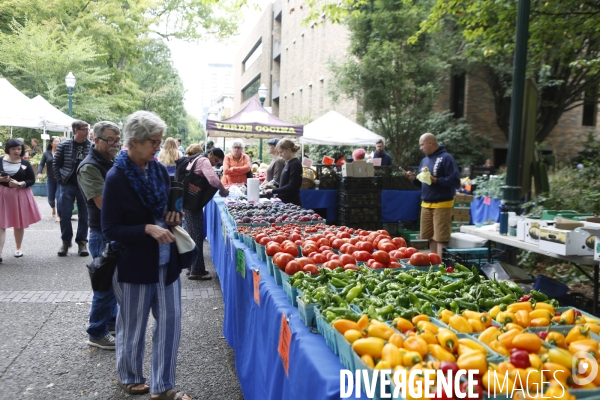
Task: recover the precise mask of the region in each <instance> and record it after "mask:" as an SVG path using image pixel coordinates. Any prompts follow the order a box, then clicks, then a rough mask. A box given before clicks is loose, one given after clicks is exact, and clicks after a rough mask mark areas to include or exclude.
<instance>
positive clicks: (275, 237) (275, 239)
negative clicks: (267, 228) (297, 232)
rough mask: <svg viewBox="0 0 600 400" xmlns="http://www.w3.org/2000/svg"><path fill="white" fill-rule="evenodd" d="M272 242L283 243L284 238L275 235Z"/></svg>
mask: <svg viewBox="0 0 600 400" xmlns="http://www.w3.org/2000/svg"><path fill="white" fill-rule="evenodd" d="M273 240H274V241H276V242H277V243H283V241H284V240H285V236H283V235H275V236H273Z"/></svg>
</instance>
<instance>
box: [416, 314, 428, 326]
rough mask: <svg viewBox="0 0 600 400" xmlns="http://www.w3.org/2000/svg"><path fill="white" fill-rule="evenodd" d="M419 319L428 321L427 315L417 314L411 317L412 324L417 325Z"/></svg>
mask: <svg viewBox="0 0 600 400" xmlns="http://www.w3.org/2000/svg"><path fill="white" fill-rule="evenodd" d="M419 321H427V322H429V317H428V316H427V315H425V314H419V315H417V316H414V317H413V319H412V323H413V325H417V324H418V323H419Z"/></svg>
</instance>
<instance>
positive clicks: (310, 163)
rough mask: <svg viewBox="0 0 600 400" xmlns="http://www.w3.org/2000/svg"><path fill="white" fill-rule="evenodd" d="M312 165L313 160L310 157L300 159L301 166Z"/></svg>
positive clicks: (308, 166)
mask: <svg viewBox="0 0 600 400" xmlns="http://www.w3.org/2000/svg"><path fill="white" fill-rule="evenodd" d="M312 165H313V161H312V160H311V159H310V158H308V157H304V158H303V159H302V166H303V167H307V168H310V167H312Z"/></svg>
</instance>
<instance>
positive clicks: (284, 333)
mask: <svg viewBox="0 0 600 400" xmlns="http://www.w3.org/2000/svg"><path fill="white" fill-rule="evenodd" d="M291 342H292V331H291V330H290V325H289V324H288V321H287V318H286V317H285V314H282V316H281V332H280V333H279V346H278V347H277V350H278V351H279V356H280V357H281V362H282V363H283V368H284V369H285V374H286V375H288V376H289V374H290V343H291Z"/></svg>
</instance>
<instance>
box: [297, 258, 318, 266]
mask: <svg viewBox="0 0 600 400" xmlns="http://www.w3.org/2000/svg"><path fill="white" fill-rule="evenodd" d="M296 261H298V262H299V263H300V265H302V266H303V267H304V266H305V265H308V264H314V263H315V262H314V261H313V259H312V258H310V257H300V258H297V259H296Z"/></svg>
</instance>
